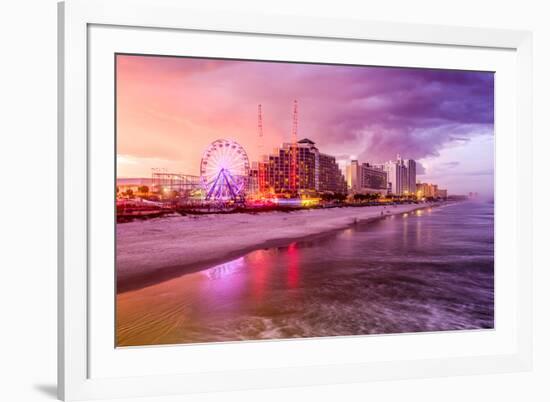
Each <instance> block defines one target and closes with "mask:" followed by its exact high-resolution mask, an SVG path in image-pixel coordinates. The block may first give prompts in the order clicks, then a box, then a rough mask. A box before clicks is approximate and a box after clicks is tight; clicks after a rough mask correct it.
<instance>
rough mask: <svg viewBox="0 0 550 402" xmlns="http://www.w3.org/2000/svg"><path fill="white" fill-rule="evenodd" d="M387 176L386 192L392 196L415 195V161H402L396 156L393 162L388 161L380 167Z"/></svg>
mask: <svg viewBox="0 0 550 402" xmlns="http://www.w3.org/2000/svg"><path fill="white" fill-rule="evenodd" d="M382 166H383V167H382V168H383V170H384V171H385V172H386V173H387V175H388V179H387V180H388V192H389V193H391V194H394V195H408V194H415V193H416V161H415V160H413V159H407V160H404V159H402V158H401V157H400V156H399V155H397V159H396V160H395V161H388V162H386V163H384V165H382Z"/></svg>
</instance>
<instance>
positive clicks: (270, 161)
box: [259, 138, 346, 194]
mask: <svg viewBox="0 0 550 402" xmlns="http://www.w3.org/2000/svg"><path fill="white" fill-rule="evenodd" d="M293 162H294V158H293V145H292V144H291V143H284V144H283V145H282V146H281V147H280V148H277V149H275V150H274V151H273V153H272V154H271V155H268V156H266V157H265V159H264V161H262V162H261V163H260V165H259V169H260V173H259V175H260V176H261V177H262V178H263V180H262V182H263V183H264V188H262V189H261V191H272V192H275V193H287V192H296V193H327V192H331V193H344V194H345V193H346V182H345V178H344V176H343V175H342V172H341V171H340V168H339V167H338V164H337V163H336V158H335V157H334V156H331V155H327V154H323V153H321V152H319V150H318V149H317V147H316V146H315V143H314V142H313V141H311V140H309V139H307V138H305V139H303V140H300V141H298V143H297V144H296V167H295V168H293ZM293 175H295V177H292V176H293Z"/></svg>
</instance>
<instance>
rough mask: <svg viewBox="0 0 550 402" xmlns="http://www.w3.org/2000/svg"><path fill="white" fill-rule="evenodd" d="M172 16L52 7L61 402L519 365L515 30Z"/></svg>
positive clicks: (524, 310)
mask: <svg viewBox="0 0 550 402" xmlns="http://www.w3.org/2000/svg"><path fill="white" fill-rule="evenodd" d="M180 3H181V2H178V1H175V0H160V1H151V0H137V1H131V2H129V1H124V0H115V1H113V0H111V1H103V0H98V1H89V0H69V1H65V2H64V3H60V4H59V43H60V53H59V78H60V79H59V183H60V186H59V244H60V249H59V345H60V346H59V388H58V389H59V396H60V398H62V399H64V400H75V399H94V398H109V397H110V398H115V397H139V396H154V395H167V394H178V393H190V392H207V391H221V390H228V391H229V390H238V389H247V388H248V389H252V388H264V387H280V386H299V385H315V384H329V383H345V382H358V381H369V380H379V379H399V378H414V377H429V376H441V375H460V374H474V373H497V372H509V371H520V370H529V369H530V367H531V296H530V293H531V223H532V217H531V205H530V202H529V199H530V198H531V197H530V194H531V192H532V184H531V168H530V159H531V34H530V33H529V32H520V31H506V30H492V29H480V28H461V27H460V28H459V27H445V26H426V25H408V24H399V23H380V22H377V23H373V22H367V21H361V20H350V21H341V20H320V19H314V18H305V17H303V18H302V17H300V18H297V17H283V16H270V15H237V14H235V15H228V14H227V13H223V14H222V13H220V14H215V13H214V14H213V13H211V12H209V13H203V12H200V11H197V10H189V9H185V8H183V7H182V5H181V4H180ZM130 9H131V13H130V12H128V11H129V10H130Z"/></svg>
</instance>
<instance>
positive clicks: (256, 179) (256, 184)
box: [246, 162, 260, 194]
mask: <svg viewBox="0 0 550 402" xmlns="http://www.w3.org/2000/svg"><path fill="white" fill-rule="evenodd" d="M258 165H259V163H258V162H252V166H251V167H250V170H249V172H248V180H247V183H246V194H258V192H259V190H260V170H259V166H258Z"/></svg>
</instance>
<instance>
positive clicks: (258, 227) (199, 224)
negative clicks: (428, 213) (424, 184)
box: [116, 204, 433, 292]
mask: <svg viewBox="0 0 550 402" xmlns="http://www.w3.org/2000/svg"><path fill="white" fill-rule="evenodd" d="M430 206H433V205H430V204H408V205H392V206H386V207H383V206H375V207H357V208H350V207H348V208H331V209H311V210H297V211H292V212H270V213H261V214H246V213H242V214H226V215H200V216H169V217H164V218H156V219H151V220H147V221H135V222H130V223H124V224H118V225H117V245H116V249H117V250H116V251H117V290H118V292H124V291H127V290H132V289H136V288H141V287H143V286H147V285H150V284H153V283H157V282H159V281H161V280H164V279H168V278H171V277H174V276H178V275H181V274H183V273H186V272H193V271H197V270H200V269H202V268H206V267H208V266H209V265H212V264H215V263H218V262H221V261H223V260H226V259H230V258H235V257H238V256H240V255H242V254H245V253H247V252H250V251H253V250H256V249H261V248H265V247H272V246H275V245H278V244H281V245H282V244H285V243H287V244H288V242H289V241H293V240H297V239H301V238H304V237H307V236H314V235H320V234H323V233H327V232H330V231H333V230H338V229H343V228H345V227H347V226H349V225H353V224H355V223H358V222H362V221H363V222H364V221H368V220H372V219H377V218H380V217H382V216H384V215H392V214H401V213H405V212H410V211H414V210H416V209H419V208H427V207H430Z"/></svg>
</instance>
